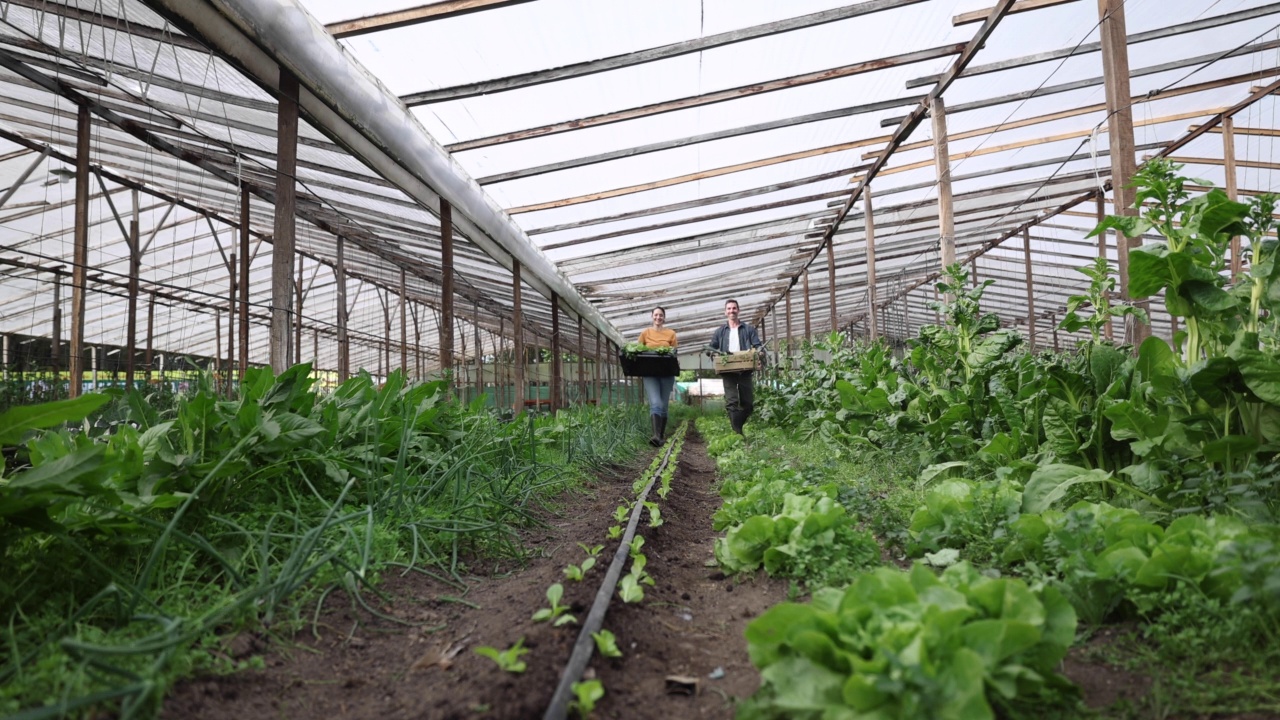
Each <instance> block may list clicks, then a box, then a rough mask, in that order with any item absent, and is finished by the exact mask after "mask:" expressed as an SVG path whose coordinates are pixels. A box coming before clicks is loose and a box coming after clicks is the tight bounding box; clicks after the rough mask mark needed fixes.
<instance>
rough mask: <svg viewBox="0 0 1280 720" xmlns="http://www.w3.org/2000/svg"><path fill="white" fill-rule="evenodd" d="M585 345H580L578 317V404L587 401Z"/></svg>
mask: <svg viewBox="0 0 1280 720" xmlns="http://www.w3.org/2000/svg"><path fill="white" fill-rule="evenodd" d="M585 350H586V345H583V344H582V316H581V315H579V316H578V404H579V405H581V404H582V403H583V402H585V401H586V399H587V368H586V358H585V357H583V356H584V355H585Z"/></svg>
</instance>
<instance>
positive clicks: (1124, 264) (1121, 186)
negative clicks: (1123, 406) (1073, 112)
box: [1098, 0, 1150, 348]
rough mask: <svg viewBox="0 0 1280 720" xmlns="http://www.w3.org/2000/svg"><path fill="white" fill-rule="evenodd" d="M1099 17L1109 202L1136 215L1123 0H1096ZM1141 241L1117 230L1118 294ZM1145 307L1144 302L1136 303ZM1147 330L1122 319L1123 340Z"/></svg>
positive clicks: (1124, 289)
mask: <svg viewBox="0 0 1280 720" xmlns="http://www.w3.org/2000/svg"><path fill="white" fill-rule="evenodd" d="M1098 17H1099V19H1100V23H1099V24H1100V34H1101V38H1102V77H1103V84H1104V86H1105V89H1106V98H1107V143H1108V145H1110V147H1111V192H1112V205H1113V206H1114V207H1115V211H1116V214H1117V215H1137V214H1138V211H1137V210H1136V209H1135V208H1134V207H1133V198H1134V194H1133V188H1131V187H1128V185H1129V182H1130V181H1131V180H1132V179H1133V174H1134V172H1136V170H1137V161H1136V160H1135V159H1134V147H1133V145H1134V143H1133V108H1132V104H1131V103H1130V92H1131V90H1130V78H1129V46H1128V42H1129V38H1128V35H1127V34H1126V30H1125V19H1124V0H1098ZM1141 244H1142V238H1127V237H1124V236H1123V235H1122V234H1121V233H1120V232H1117V233H1116V255H1117V257H1118V258H1119V269H1120V296H1121V297H1122V298H1124V299H1125V300H1132V297H1130V295H1129V251H1130V250H1131V249H1132V248H1135V247H1138V246H1139V245H1141ZM1137 304H1138V305H1141V306H1143V307H1144V308H1145V306H1146V303H1145V302H1140V303H1137ZM1149 334H1150V332H1149V331H1148V329H1147V326H1146V325H1145V324H1143V323H1141V322H1135V321H1134V320H1133V318H1132V316H1130V317H1129V318H1127V320H1126V323H1125V342H1126V343H1129V344H1132V345H1133V346H1134V347H1135V348H1136V347H1138V346H1139V345H1141V344H1142V341H1143V340H1145V339H1146V338H1147V336H1148V335H1149Z"/></svg>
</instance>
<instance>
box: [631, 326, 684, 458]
mask: <svg viewBox="0 0 1280 720" xmlns="http://www.w3.org/2000/svg"><path fill="white" fill-rule="evenodd" d="M651 317H652V319H653V325H651V326H650V327H647V328H645V329H644V330H642V331H640V340H639V342H640V344H642V345H648V346H649V347H653V348H658V347H669V348H673V349H674V348H675V347H676V344H677V343H676V331H675V330H670V329H668V328H667V327H666V322H667V311H666V310H665V309H663V308H660V307H656V308H654V309H653V312H652V313H651ZM675 385H676V378H675V376H674V375H671V376H669V377H646V378H644V394H645V397H647V398H648V399H649V421H650V422H651V423H652V424H653V437H651V438H649V444H650V445H652V446H654V447H658V446H659V445H661V444H662V440H663V437H664V434H665V433H666V431H667V402H668V401H669V400H670V399H671V389H672V388H674V387H675Z"/></svg>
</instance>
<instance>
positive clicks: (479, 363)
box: [471, 301, 484, 397]
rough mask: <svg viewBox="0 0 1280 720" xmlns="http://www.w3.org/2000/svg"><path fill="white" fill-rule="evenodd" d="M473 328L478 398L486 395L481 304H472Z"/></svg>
mask: <svg viewBox="0 0 1280 720" xmlns="http://www.w3.org/2000/svg"><path fill="white" fill-rule="evenodd" d="M471 328H472V330H473V331H474V333H475V346H476V349H475V356H476V397H480V396H482V395H484V349H483V348H482V347H481V346H480V303H478V302H474V301H473V302H472V303H471Z"/></svg>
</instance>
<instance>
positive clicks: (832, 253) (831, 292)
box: [827, 236, 839, 332]
mask: <svg viewBox="0 0 1280 720" xmlns="http://www.w3.org/2000/svg"><path fill="white" fill-rule="evenodd" d="M827 301H828V302H829V303H831V332H836V331H837V330H838V329H839V328H838V327H837V323H836V239H835V237H834V236H833V237H832V238H831V239H830V240H829V241H828V242H827Z"/></svg>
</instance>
